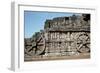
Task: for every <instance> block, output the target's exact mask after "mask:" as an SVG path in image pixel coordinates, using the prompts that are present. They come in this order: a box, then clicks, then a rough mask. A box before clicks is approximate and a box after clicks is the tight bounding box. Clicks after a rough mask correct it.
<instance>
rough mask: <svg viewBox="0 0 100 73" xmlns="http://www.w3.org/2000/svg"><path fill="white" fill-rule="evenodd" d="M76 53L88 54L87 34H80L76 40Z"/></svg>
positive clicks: (88, 40) (88, 38)
mask: <svg viewBox="0 0 100 73" xmlns="http://www.w3.org/2000/svg"><path fill="white" fill-rule="evenodd" d="M77 51H78V52H80V53H87V52H90V37H89V35H88V34H87V33H83V34H80V35H79V37H78V38H77Z"/></svg>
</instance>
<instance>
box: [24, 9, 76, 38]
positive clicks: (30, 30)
mask: <svg viewBox="0 0 100 73" xmlns="http://www.w3.org/2000/svg"><path fill="white" fill-rule="evenodd" d="M74 14H75V13H74ZM72 15H73V13H64V12H43V11H41V12H40V11H38V12H36V11H24V27H25V28H24V32H25V33H24V34H25V35H24V36H25V38H30V37H31V36H32V35H33V34H34V33H35V32H39V31H40V30H42V29H44V23H45V21H46V19H53V18H55V17H63V16H72Z"/></svg>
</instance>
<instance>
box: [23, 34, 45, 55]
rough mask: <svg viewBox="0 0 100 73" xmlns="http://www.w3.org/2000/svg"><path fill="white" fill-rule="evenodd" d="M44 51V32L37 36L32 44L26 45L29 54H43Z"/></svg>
mask: <svg viewBox="0 0 100 73" xmlns="http://www.w3.org/2000/svg"><path fill="white" fill-rule="evenodd" d="M26 44H27V43H26ZM44 51H45V39H44V37H43V34H40V36H39V37H36V39H35V41H33V42H31V44H30V45H27V46H25V53H26V54H27V55H29V56H36V55H42V54H43V53H44Z"/></svg>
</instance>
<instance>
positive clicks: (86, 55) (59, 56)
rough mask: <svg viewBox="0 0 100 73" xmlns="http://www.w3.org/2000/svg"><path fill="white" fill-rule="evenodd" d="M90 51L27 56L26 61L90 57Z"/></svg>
mask: <svg viewBox="0 0 100 73" xmlns="http://www.w3.org/2000/svg"><path fill="white" fill-rule="evenodd" d="M89 58H90V53H83V54H78V55H70V56H68V55H67V56H66V55H41V56H33V57H25V58H24V61H25V62H28V61H45V60H64V59H65V60H70V59H89Z"/></svg>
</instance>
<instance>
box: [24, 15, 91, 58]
mask: <svg viewBox="0 0 100 73" xmlns="http://www.w3.org/2000/svg"><path fill="white" fill-rule="evenodd" d="M90 51H91V50H90V14H82V15H72V16H69V17H56V18H53V19H47V20H46V21H45V25H44V30H41V31H40V32H38V33H36V34H35V35H33V36H32V37H31V38H29V39H25V57H27V56H31V57H34V56H41V55H42V56H44V57H46V56H52V57H53V56H61V55H62V56H72V55H80V54H84V53H90Z"/></svg>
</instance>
